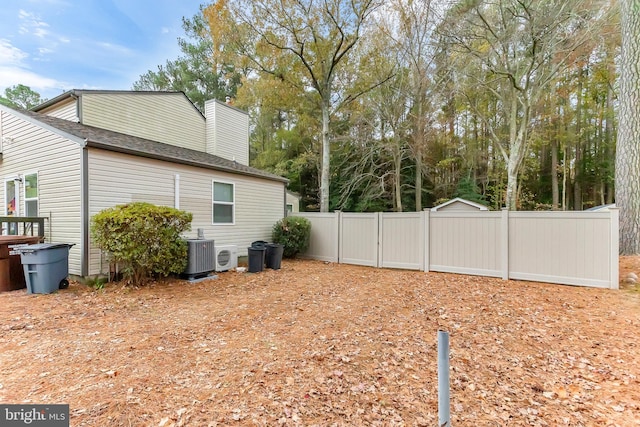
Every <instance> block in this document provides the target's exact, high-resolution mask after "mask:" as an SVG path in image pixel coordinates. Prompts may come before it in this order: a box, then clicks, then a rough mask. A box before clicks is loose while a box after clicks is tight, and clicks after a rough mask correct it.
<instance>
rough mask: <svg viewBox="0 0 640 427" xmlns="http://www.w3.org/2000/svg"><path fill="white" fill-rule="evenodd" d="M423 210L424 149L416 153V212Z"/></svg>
mask: <svg viewBox="0 0 640 427" xmlns="http://www.w3.org/2000/svg"><path fill="white" fill-rule="evenodd" d="M421 210H422V150H421V149H420V148H418V152H417V153H416V212H420V211H421Z"/></svg>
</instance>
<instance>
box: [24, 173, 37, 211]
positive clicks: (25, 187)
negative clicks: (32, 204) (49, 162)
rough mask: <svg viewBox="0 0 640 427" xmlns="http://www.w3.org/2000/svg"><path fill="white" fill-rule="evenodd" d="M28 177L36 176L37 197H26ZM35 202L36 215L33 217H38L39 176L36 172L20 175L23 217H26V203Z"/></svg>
mask: <svg viewBox="0 0 640 427" xmlns="http://www.w3.org/2000/svg"><path fill="white" fill-rule="evenodd" d="M29 175H35V176H36V191H37V192H38V196H37V197H27V176H29ZM32 200H35V201H36V214H35V215H33V216H35V217H37V216H38V214H39V213H40V174H39V173H38V171H35V172H27V173H24V174H22V200H21V203H22V208H23V209H22V211H23V212H24V215H25V216H27V201H32Z"/></svg>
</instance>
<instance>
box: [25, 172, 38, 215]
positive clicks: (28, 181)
mask: <svg viewBox="0 0 640 427" xmlns="http://www.w3.org/2000/svg"><path fill="white" fill-rule="evenodd" d="M24 214H25V216H32V217H34V216H38V174H37V173H32V174H29V175H25V176H24Z"/></svg>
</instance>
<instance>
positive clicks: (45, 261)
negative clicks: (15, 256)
mask: <svg viewBox="0 0 640 427" xmlns="http://www.w3.org/2000/svg"><path fill="white" fill-rule="evenodd" d="M72 246H73V245H70V244H67V243H37V244H35V245H28V246H23V247H21V248H17V249H16V251H17V252H20V261H21V262H22V268H23V269H24V279H25V282H26V284H27V292H28V293H30V294H50V293H52V292H55V291H57V290H58V289H66V288H68V287H69V281H68V280H67V276H68V275H69V249H71V247H72Z"/></svg>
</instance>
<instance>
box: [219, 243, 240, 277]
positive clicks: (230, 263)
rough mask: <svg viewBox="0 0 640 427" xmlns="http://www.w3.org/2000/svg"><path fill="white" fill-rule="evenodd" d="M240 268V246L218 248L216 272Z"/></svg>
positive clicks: (221, 246)
mask: <svg viewBox="0 0 640 427" xmlns="http://www.w3.org/2000/svg"><path fill="white" fill-rule="evenodd" d="M237 266H238V246H236V245H226V246H223V245H220V246H216V271H227V270H231V269H232V268H236V267H237Z"/></svg>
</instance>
